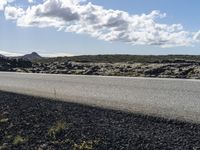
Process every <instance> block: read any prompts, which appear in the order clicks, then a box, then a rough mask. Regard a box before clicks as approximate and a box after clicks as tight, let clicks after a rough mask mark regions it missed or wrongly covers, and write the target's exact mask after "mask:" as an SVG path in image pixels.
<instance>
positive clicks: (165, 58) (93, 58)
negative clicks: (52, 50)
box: [37, 55, 200, 63]
mask: <svg viewBox="0 0 200 150" xmlns="http://www.w3.org/2000/svg"><path fill="white" fill-rule="evenodd" d="M55 61H57V62H64V61H75V62H85V63H87V62H89V63H90V62H91V63H122V62H125V63H126V62H129V63H186V62H193V63H195V62H200V55H82V56H72V57H54V58H43V59H40V60H39V61H37V62H44V63H45V62H55Z"/></svg>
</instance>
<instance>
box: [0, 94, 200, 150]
mask: <svg viewBox="0 0 200 150" xmlns="http://www.w3.org/2000/svg"><path fill="white" fill-rule="evenodd" d="M3 149H5V150H7V149H12V150H15V149H16V150H17V149H19V150H29V149H30V150H54V149H59V150H62V149H63V150H66V149H67V150H68V149H69V150H70V149H72V150H90V149H98V150H104V149H106V150H107V149H109V150H122V149H126V150H127V149H128V150H129V149H130V150H132V149H134V150H137V149H138V150H151V149H152V150H153V149H157V150H160V149H166V150H170V149H171V150H175V149H176V150H178V149H180V150H197V149H200V125H199V124H192V123H186V122H181V121H175V120H166V119H162V118H156V117H151V116H143V115H139V114H132V113H126V112H122V111H116V110H108V109H101V108H95V107H90V106H86V105H80V104H74V103H66V102H60V101H55V100H49V99H44V98H39V97H32V96H26V95H20V94H14V93H7V92H0V150H3Z"/></svg>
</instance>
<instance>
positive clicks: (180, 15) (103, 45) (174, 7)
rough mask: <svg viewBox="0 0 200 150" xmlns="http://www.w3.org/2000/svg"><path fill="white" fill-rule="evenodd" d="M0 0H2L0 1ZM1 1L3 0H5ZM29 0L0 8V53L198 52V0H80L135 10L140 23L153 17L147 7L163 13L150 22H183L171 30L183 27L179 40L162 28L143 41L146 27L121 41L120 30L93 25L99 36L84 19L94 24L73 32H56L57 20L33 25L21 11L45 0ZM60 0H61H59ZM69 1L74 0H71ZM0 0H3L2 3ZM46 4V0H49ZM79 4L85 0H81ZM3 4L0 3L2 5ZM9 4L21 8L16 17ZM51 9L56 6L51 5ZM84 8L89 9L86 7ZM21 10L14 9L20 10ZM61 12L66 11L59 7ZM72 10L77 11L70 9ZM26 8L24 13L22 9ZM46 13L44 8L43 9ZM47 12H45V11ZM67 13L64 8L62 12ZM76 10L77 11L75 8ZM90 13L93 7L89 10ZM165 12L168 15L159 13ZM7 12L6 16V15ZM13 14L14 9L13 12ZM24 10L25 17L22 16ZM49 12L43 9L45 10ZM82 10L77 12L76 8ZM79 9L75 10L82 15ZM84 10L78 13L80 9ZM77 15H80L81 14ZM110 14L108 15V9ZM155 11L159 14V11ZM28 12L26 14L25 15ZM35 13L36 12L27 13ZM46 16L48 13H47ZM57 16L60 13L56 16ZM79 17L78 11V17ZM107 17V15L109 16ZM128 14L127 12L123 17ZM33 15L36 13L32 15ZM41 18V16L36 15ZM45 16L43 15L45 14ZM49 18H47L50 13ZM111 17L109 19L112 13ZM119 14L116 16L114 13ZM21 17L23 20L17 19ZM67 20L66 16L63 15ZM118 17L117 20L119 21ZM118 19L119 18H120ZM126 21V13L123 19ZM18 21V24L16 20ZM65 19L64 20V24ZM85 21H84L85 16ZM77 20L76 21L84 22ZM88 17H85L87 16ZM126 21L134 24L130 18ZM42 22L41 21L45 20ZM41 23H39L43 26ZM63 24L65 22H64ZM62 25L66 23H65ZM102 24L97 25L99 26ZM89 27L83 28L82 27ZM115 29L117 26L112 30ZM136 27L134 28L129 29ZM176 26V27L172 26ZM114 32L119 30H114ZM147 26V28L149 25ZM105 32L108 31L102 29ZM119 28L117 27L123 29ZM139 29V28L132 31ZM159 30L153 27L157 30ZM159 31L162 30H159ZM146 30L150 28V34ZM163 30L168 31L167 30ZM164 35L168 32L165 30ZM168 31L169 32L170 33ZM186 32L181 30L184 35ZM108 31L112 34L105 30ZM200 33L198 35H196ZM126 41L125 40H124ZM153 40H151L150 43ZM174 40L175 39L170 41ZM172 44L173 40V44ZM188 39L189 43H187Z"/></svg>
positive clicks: (168, 24)
mask: <svg viewBox="0 0 200 150" xmlns="http://www.w3.org/2000/svg"><path fill="white" fill-rule="evenodd" d="M0 1H1V0H0ZM4 1H5V0H4ZM27 1H28V0H16V1H14V2H12V3H10V2H7V4H5V5H4V7H3V8H2V10H1V11H0V52H1V51H5V52H11V53H19V54H24V53H30V52H32V51H36V52H38V53H41V54H55V55H67V54H73V55H82V54H155V55H159V54H198V55H200V42H199V39H197V38H196V39H195V40H191V39H192V38H194V36H195V35H197V33H198V32H199V30H200V9H199V6H200V1H198V0H190V1H182V0H173V1H172V0H123V1H121V0H108V1H102V0H88V1H87V2H81V4H80V6H81V7H86V5H87V4H88V3H89V2H91V3H92V5H94V6H102V7H103V10H101V11H102V13H107V11H108V10H109V9H112V10H114V12H112V13H116V10H119V11H123V12H126V13H127V14H129V18H131V17H132V15H138V16H139V17H140V23H141V24H145V23H146V20H145V19H143V20H144V23H143V20H142V18H141V15H142V14H145V15H147V16H151V15H150V14H151V12H152V11H154V10H158V11H159V15H160V16H161V17H157V18H156V19H155V18H154V17H152V18H151V17H150V19H149V21H154V22H155V24H164V25H167V26H170V25H172V24H180V25H181V26H182V29H181V31H174V32H173V36H172V37H174V36H175V39H177V38H179V37H182V34H179V32H185V33H186V32H187V36H185V37H184V38H183V40H182V41H176V42H174V41H173V40H174V39H173V38H172V39H168V38H167V40H166V39H165V38H166V37H165V36H163V35H162V34H161V33H163V32H166V29H164V30H163V31H161V33H159V36H160V38H159V39H158V37H152V38H151V40H146V39H145V40H143V39H144V38H143V37H141V36H142V35H146V34H145V32H147V31H148V32H149V30H148V29H147V27H145V28H144V29H142V31H143V30H144V31H143V32H144V34H141V35H140V34H139V35H138V36H139V37H138V40H137V41H135V40H133V39H135V37H134V38H130V37H132V36H133V35H134V34H135V32H132V31H131V33H130V34H128V35H126V36H125V37H127V36H128V38H125V39H124V38H123V40H121V37H120V35H121V34H120V35H118V36H117V37H114V38H110V37H109V38H108V37H107V36H108V35H107V34H109V33H110V32H111V31H113V30H111V29H110V27H107V28H106V29H104V28H102V29H101V30H100V29H97V30H98V32H101V35H100V36H99V35H98V36H97V35H96V34H95V35H94V34H93V33H92V32H95V28H94V27H93V26H94V23H91V24H86V26H91V25H92V29H90V31H89V29H87V28H86V27H85V26H83V25H81V26H79V28H83V29H84V32H83V33H77V32H76V31H75V30H74V29H70V32H68V31H67V32H65V30H66V29H61V30H59V31H58V28H60V26H58V24H59V23H60V22H56V23H57V24H56V25H55V22H53V25H48V24H46V22H45V23H44V22H37V24H33V23H32V22H27V21H24V20H25V19H23V18H22V17H24V16H25V15H27V16H28V15H29V14H24V13H25V11H26V9H27V7H28V6H30V7H32V6H34V5H35V6H38V5H39V4H43V3H45V2H43V1H41V0H40V1H37V2H36V1H35V2H34V3H28V2H27ZM48 1H51V2H52V3H53V1H59V0H46V3H48ZM60 1H61V2H60V3H64V2H62V0H60ZM70 1H73V0H70ZM0 3H1V2H0ZM49 3H50V2H49ZM82 3H83V4H82ZM0 5H1V4H0ZM67 5H68V4H65V7H64V8H68V6H67ZM9 7H12V8H16V9H18V10H19V8H21V9H22V10H23V13H19V15H18V16H13V11H12V10H13V9H8V8H9ZM52 9H54V8H52ZM70 9H72V10H73V9H74V6H71V5H70ZM59 11H63V9H62V8H56V12H59ZM86 11H87V10H86ZM18 12H19V11H17V13H18ZM52 12H53V13H54V12H55V10H53V11H51V14H50V15H49V14H48V17H49V16H50V17H52V16H53V17H54V18H55V15H54V14H52ZM63 12H65V10H64V11H63ZM73 12H75V11H73ZM26 13H27V12H26ZM42 13H43V15H44V12H42ZM48 13H49V12H48ZM66 13H67V12H66ZM78 13H79V12H78ZM87 13H88V14H89V13H91V12H89V11H88V12H87ZM164 13H166V16H165V17H163V16H162V15H163V14H164ZM6 14H7V16H8V17H5V16H6ZM15 14H16V12H15ZM22 14H23V16H22ZM45 14H47V13H45ZM60 14H61V15H62V13H58V14H56V15H60ZM80 14H81V13H80ZM80 14H79V15H80ZM81 15H82V14H81ZM81 15H80V16H81ZM110 15H111V16H112V14H110ZM159 15H158V16H159ZM27 16H26V18H27ZM31 17H37V16H31ZM45 17H47V16H45ZM56 17H57V18H59V17H61V18H62V16H56ZM81 17H82V16H81ZM109 17H110V16H109ZM125 18H127V17H125ZM31 19H32V20H34V19H35V18H31ZM39 19H40V20H41V21H43V20H44V19H43V18H39ZM45 19H46V18H45ZM50 19H51V18H50ZM111 19H113V18H111ZM114 19H116V20H117V19H118V18H114ZM20 20H21V22H20ZM65 21H66V20H65ZM84 21H85V20H84ZM117 21H119V20H117ZM120 21H121V20H120ZM123 21H124V18H123ZM17 22H20V25H19V23H17ZM68 22H69V20H67V23H68ZM85 22H86V21H85ZM85 22H84V23H83V21H82V22H80V21H78V22H77V23H76V25H77V24H84V25H85ZM87 22H88V21H87ZM125 22H126V23H127V22H128V23H129V24H131V25H132V24H133V23H134V19H133V20H132V21H131V22H130V21H126V20H125ZM44 24H45V25H44ZM71 25H72V26H73V27H76V26H75V24H74V23H70V26H71ZM41 26H42V27H41ZM62 27H63V26H62ZM65 27H66V22H65V26H64V28H65ZM99 28H101V27H99ZM130 29H131V28H129V29H127V28H125V29H124V28H123V35H124V34H126V33H124V32H128V31H130ZM85 30H87V31H85ZM114 30H115V29H114ZM133 30H135V29H133ZM173 30H175V29H173ZM117 31H118V30H117ZM150 31H151V30H150ZM105 32H107V33H105ZM121 32H122V31H120V33H121ZM136 32H138V31H136ZM156 32H157V31H156ZM158 32H160V30H159V31H158ZM148 34H149V33H148ZM165 34H166V33H165ZM167 34H168V33H167ZM170 34H171V33H170ZM170 34H169V36H171V35H170ZM184 35H185V34H184ZM109 36H110V34H109ZM198 37H200V36H198ZM155 39H156V40H157V41H156V42H158V40H160V39H162V41H167V42H166V43H164V44H160V41H159V44H154V43H155V42H154V41H153V40H155ZM127 41H128V42H127ZM152 43H153V44H152ZM172 43H173V44H172ZM174 43H175V44H174ZM185 43H187V44H185Z"/></svg>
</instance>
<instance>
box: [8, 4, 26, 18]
mask: <svg viewBox="0 0 200 150" xmlns="http://www.w3.org/2000/svg"><path fill="white" fill-rule="evenodd" d="M4 13H5V18H6V19H8V20H16V19H18V18H19V17H20V16H22V15H23V14H24V13H25V12H24V10H23V9H22V8H16V7H12V6H7V7H6V8H5V11H4Z"/></svg>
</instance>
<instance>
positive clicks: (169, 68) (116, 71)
mask: <svg viewBox="0 0 200 150" xmlns="http://www.w3.org/2000/svg"><path fill="white" fill-rule="evenodd" d="M13 70H14V71H17V72H29V73H53V74H78V75H103V76H131V77H159V78H190V79H191V78H192V79H200V64H198V63H78V62H71V61H66V62H61V63H60V62H53V63H51V62H50V63H33V65H32V67H30V68H13Z"/></svg>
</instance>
